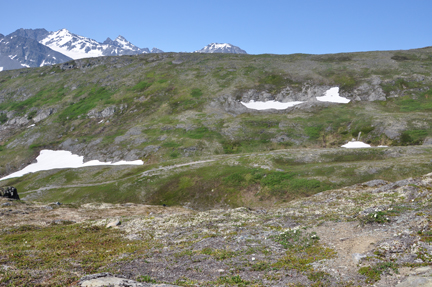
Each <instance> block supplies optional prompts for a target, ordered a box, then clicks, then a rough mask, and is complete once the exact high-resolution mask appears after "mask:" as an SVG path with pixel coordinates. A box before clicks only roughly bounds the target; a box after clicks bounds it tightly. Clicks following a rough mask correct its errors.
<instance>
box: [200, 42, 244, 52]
mask: <svg viewBox="0 0 432 287" xmlns="http://www.w3.org/2000/svg"><path fill="white" fill-rule="evenodd" d="M194 53H229V54H247V53H246V51H245V50H242V49H240V48H239V47H237V46H234V45H232V44H229V43H210V44H208V45H207V46H205V47H204V48H202V49H201V50H196V51H194Z"/></svg>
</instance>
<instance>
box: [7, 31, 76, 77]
mask: <svg viewBox="0 0 432 287" xmlns="http://www.w3.org/2000/svg"><path fill="white" fill-rule="evenodd" d="M0 56H1V58H0V67H3V68H4V70H9V69H17V68H19V67H21V68H22V67H41V66H47V65H54V64H58V63H63V62H66V61H69V60H71V58H69V57H67V56H65V55H63V54H61V53H58V52H56V51H53V50H51V49H50V48H48V47H46V46H45V45H42V44H40V43H39V42H38V41H36V40H34V39H31V38H24V37H21V36H17V35H12V36H9V35H8V36H5V37H3V38H0ZM6 57H7V58H9V60H8V59H7V58H6Z"/></svg>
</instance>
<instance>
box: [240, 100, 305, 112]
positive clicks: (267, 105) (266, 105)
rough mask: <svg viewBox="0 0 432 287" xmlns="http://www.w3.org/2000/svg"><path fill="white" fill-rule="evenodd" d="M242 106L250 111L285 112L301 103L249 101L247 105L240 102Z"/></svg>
mask: <svg viewBox="0 0 432 287" xmlns="http://www.w3.org/2000/svg"><path fill="white" fill-rule="evenodd" d="M240 103H241V104H242V105H244V106H245V107H246V108H248V109H252V110H269V109H275V110H285V109H287V108H289V107H293V106H295V105H299V104H301V103H303V102H287V103H282V102H277V101H266V102H260V101H256V102H255V101H254V100H252V101H250V102H249V103H245V102H240Z"/></svg>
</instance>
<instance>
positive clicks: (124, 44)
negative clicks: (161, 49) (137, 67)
mask: <svg viewBox="0 0 432 287" xmlns="http://www.w3.org/2000/svg"><path fill="white" fill-rule="evenodd" d="M103 44H108V45H112V46H115V47H118V48H121V49H124V50H130V51H134V52H136V53H137V54H143V53H150V50H149V49H148V48H144V49H141V48H138V47H137V46H135V45H134V44H132V43H131V42H129V41H128V40H126V39H125V38H124V37H123V36H121V35H120V36H118V37H117V38H115V40H114V41H113V40H111V39H110V38H107V39H106V40H105V41H104V42H103Z"/></svg>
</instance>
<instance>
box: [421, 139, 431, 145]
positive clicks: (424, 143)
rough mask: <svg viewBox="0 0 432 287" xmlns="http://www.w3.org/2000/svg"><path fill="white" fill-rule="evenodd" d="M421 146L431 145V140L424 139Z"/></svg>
mask: <svg viewBox="0 0 432 287" xmlns="http://www.w3.org/2000/svg"><path fill="white" fill-rule="evenodd" d="M423 145H432V138H425V140H424V141H423Z"/></svg>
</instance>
